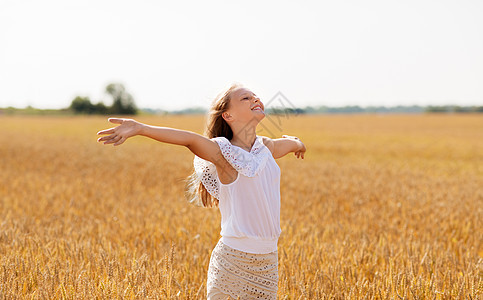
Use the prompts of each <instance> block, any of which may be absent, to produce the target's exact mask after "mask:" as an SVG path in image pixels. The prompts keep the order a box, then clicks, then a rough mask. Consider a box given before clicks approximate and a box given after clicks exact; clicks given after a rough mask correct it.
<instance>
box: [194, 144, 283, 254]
mask: <svg viewBox="0 0 483 300" xmlns="http://www.w3.org/2000/svg"><path fill="white" fill-rule="evenodd" d="M211 140H214V141H216V142H217V143H218V146H219V147H220V150H221V153H222V154H223V157H224V158H225V159H226V160H227V161H228V162H229V163H230V165H231V166H233V168H234V169H235V170H237V171H238V173H237V178H236V179H235V181H233V182H232V183H229V184H223V183H221V182H220V179H219V178H218V174H217V171H216V167H215V165H214V164H213V163H211V162H209V161H206V160H204V159H201V158H200V157H198V156H196V155H195V158H194V167H195V172H196V174H197V175H198V178H199V180H200V181H201V182H202V183H203V185H204V186H205V188H206V189H207V191H208V192H209V193H210V194H211V195H212V196H213V197H215V198H216V199H218V200H219V205H218V206H219V209H220V212H221V236H222V237H221V240H222V242H223V243H224V244H225V245H228V246H230V247H232V248H234V249H237V250H240V251H244V252H249V253H270V252H273V251H276V250H277V242H278V238H279V236H280V233H281V232H282V230H281V229H280V168H279V166H278V165H277V163H276V162H275V159H274V158H273V156H272V153H271V152H270V150H269V149H268V148H267V147H266V146H265V145H264V144H263V140H262V137H261V136H257V137H256V139H255V143H254V144H253V146H252V149H251V150H250V152H248V151H246V150H244V149H242V148H240V147H238V146H235V145H232V144H231V143H230V141H229V140H228V139H227V138H225V137H216V138H212V139H211Z"/></svg>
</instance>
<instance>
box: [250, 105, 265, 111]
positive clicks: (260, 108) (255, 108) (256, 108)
mask: <svg viewBox="0 0 483 300" xmlns="http://www.w3.org/2000/svg"><path fill="white" fill-rule="evenodd" d="M252 110H261V111H263V109H262V107H261V106H255V107H254V108H252Z"/></svg>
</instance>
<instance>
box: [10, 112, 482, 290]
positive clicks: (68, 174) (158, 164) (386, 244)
mask: <svg viewBox="0 0 483 300" xmlns="http://www.w3.org/2000/svg"><path fill="white" fill-rule="evenodd" d="M136 119H137V120H139V121H141V122H145V123H149V124H153V125H159V126H168V127H175V128H180V129H186V130H191V131H195V132H198V133H202V131H203V124H204V118H203V116H138V117H136ZM108 127H110V125H109V124H108V122H107V118H105V117H62V116H59V117H52V116H50V117H48V116H39V117H27V116H0V128H1V133H0V167H1V169H0V299H203V298H204V297H205V293H206V273H207V269H208V262H209V258H210V254H211V251H212V249H213V247H214V246H215V244H216V242H217V241H218V238H219V232H220V215H219V212H218V211H217V209H207V208H201V207H196V206H194V205H192V204H189V203H187V201H186V200H185V196H184V188H185V181H184V180H185V178H186V177H187V176H188V175H190V173H191V171H192V161H193V154H192V153H191V152H189V151H188V150H187V149H185V148H182V147H180V146H174V145H168V144H162V143H159V142H156V141H153V140H149V139H147V138H143V137H135V138H132V139H130V140H128V141H127V142H126V143H124V144H123V145H121V146H118V147H113V146H108V145H102V144H99V143H97V142H96V139H97V136H96V132H97V131H99V130H101V129H105V128H108ZM258 134H259V135H265V136H269V137H279V136H281V135H282V134H288V135H295V136H298V137H299V138H300V139H301V140H302V141H303V142H304V143H305V145H306V147H307V153H306V155H305V159H304V160H299V159H296V158H295V157H294V155H293V154H291V155H288V156H286V157H283V158H281V159H278V160H277V163H278V164H279V166H280V168H281V170H282V175H281V195H282V210H281V224H282V235H281V237H280V240H279V248H278V253H279V292H278V298H279V299H481V298H482V295H483V245H482V240H483V230H482V227H483V226H482V225H483V218H482V216H483V215H482V212H483V190H482V188H483V117H482V116H481V115H457V114H455V115H437V114H436V115H434V114H421V115H397V114H393V115H377V114H367V115H321V116H305V115H293V116H279V117H276V116H269V117H267V118H265V120H264V121H263V122H262V124H260V125H259V132H258Z"/></svg>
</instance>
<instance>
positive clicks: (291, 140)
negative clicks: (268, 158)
mask: <svg viewBox="0 0 483 300" xmlns="http://www.w3.org/2000/svg"><path fill="white" fill-rule="evenodd" d="M265 141H266V145H267V147H268V148H269V149H270V151H271V152H272V155H273V158H280V157H283V156H285V155H287V154H288V153H290V152H294V154H295V156H296V157H297V158H302V159H304V155H305V151H307V149H306V148H305V145H304V143H302V141H300V139H299V138H298V137H295V136H288V135H283V136H282V138H279V139H270V138H265Z"/></svg>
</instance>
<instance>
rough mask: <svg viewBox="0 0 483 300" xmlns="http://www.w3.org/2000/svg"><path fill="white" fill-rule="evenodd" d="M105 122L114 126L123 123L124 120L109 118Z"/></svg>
mask: <svg viewBox="0 0 483 300" xmlns="http://www.w3.org/2000/svg"><path fill="white" fill-rule="evenodd" d="M107 120H108V121H109V122H111V123H114V124H122V122H123V121H124V119H120V118H109V119H107Z"/></svg>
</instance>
